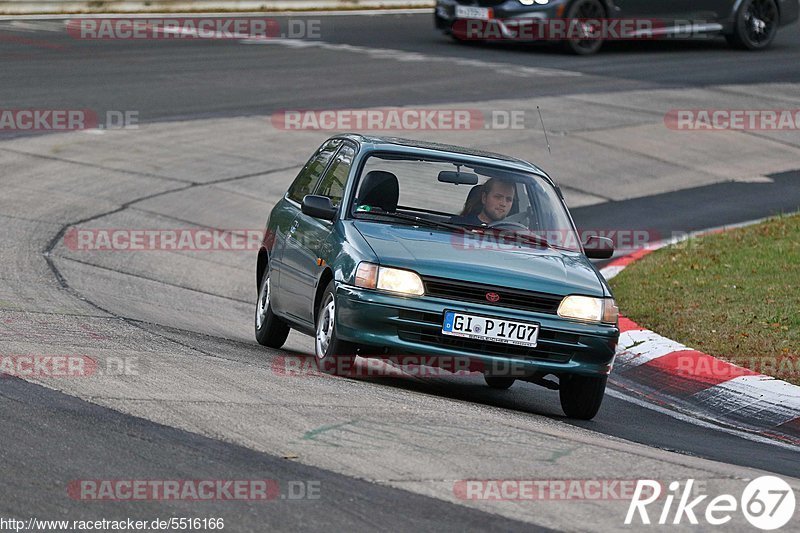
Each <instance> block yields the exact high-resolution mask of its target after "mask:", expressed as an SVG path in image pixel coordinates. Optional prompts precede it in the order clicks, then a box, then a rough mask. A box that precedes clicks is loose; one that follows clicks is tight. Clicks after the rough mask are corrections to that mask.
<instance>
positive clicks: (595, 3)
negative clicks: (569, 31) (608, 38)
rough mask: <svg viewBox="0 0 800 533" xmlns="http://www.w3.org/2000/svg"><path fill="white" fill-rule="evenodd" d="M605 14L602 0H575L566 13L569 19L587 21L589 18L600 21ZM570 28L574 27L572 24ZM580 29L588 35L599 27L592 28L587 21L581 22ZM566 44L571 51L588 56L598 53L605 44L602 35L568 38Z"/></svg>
mask: <svg viewBox="0 0 800 533" xmlns="http://www.w3.org/2000/svg"><path fill="white" fill-rule="evenodd" d="M605 16H606V10H605V8H604V7H603V4H602V3H601V2H600V0H575V1H574V2H572V4H570V6H569V8H568V9H567V14H566V18H567V20H568V21H571V20H573V19H581V20H584V21H586V20H587V19H588V20H595V21H597V22H598V23H599V22H600V21H601V19H603V18H605ZM570 24H571V23H570ZM570 28H572V26H570ZM578 29H579V30H580V31H582V32H583V33H585V34H586V35H587V36H588V35H591V33H593V32H595V31H597V28H591V27H590V26H589V25H587V24H586V23H585V22H584V23H581V24H580V25H579V27H578ZM564 44H565V46H566V48H567V50H568V51H569V52H572V53H573V54H577V55H580V56H587V55H591V54H594V53H597V51H598V50H600V47H601V46H603V39H602V38H601V37H592V38H587V39H567V40H566V41H565V42H564Z"/></svg>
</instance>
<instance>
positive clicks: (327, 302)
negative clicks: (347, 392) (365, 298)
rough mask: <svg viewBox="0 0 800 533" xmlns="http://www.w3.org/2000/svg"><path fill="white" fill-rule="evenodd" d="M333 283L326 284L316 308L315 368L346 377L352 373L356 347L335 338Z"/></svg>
mask: <svg viewBox="0 0 800 533" xmlns="http://www.w3.org/2000/svg"><path fill="white" fill-rule="evenodd" d="M335 288H336V286H335V285H334V282H333V281H331V282H330V283H328V286H327V287H326V288H325V292H324V293H323V295H322V298H321V299H320V304H319V307H318V308H317V322H316V325H315V327H314V332H315V334H314V354H315V355H316V361H317V367H318V368H319V369H320V370H321V371H322V372H325V373H326V374H334V375H338V376H346V375H349V374H351V373H352V372H354V365H355V360H356V345H355V344H352V343H350V342H345V341H343V340H340V339H339V338H338V337H337V336H336V297H335V292H334V291H335Z"/></svg>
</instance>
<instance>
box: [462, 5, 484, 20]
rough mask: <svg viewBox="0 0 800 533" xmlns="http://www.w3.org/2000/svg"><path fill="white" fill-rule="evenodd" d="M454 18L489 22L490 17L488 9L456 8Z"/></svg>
mask: <svg viewBox="0 0 800 533" xmlns="http://www.w3.org/2000/svg"><path fill="white" fill-rule="evenodd" d="M456 18H457V19H478V20H489V19H490V18H491V17H490V16H489V8H488V7H470V6H456Z"/></svg>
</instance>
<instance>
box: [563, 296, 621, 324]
mask: <svg viewBox="0 0 800 533" xmlns="http://www.w3.org/2000/svg"><path fill="white" fill-rule="evenodd" d="M558 316H562V317H564V318H576V319H578V320H587V321H591V322H605V323H607V324H616V323H617V319H618V318H619V309H618V308H617V304H616V302H614V299H613V298H592V297H590V296H574V295H573V296H567V297H565V298H564V299H563V300H561V305H559V306H558Z"/></svg>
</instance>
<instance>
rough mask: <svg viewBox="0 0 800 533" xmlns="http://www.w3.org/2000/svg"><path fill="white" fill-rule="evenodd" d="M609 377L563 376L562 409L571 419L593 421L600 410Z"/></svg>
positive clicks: (561, 383) (560, 387) (561, 384)
mask: <svg viewBox="0 0 800 533" xmlns="http://www.w3.org/2000/svg"><path fill="white" fill-rule="evenodd" d="M607 381H608V376H578V375H573V376H561V378H560V379H559V391H558V392H559V396H560V398H561V408H562V409H563V410H564V414H566V415H567V416H568V417H570V418H577V419H580V420H591V419H592V418H594V417H595V415H596V414H597V411H599V410H600V404H602V403H603V396H604V395H605V392H606V382H607Z"/></svg>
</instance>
